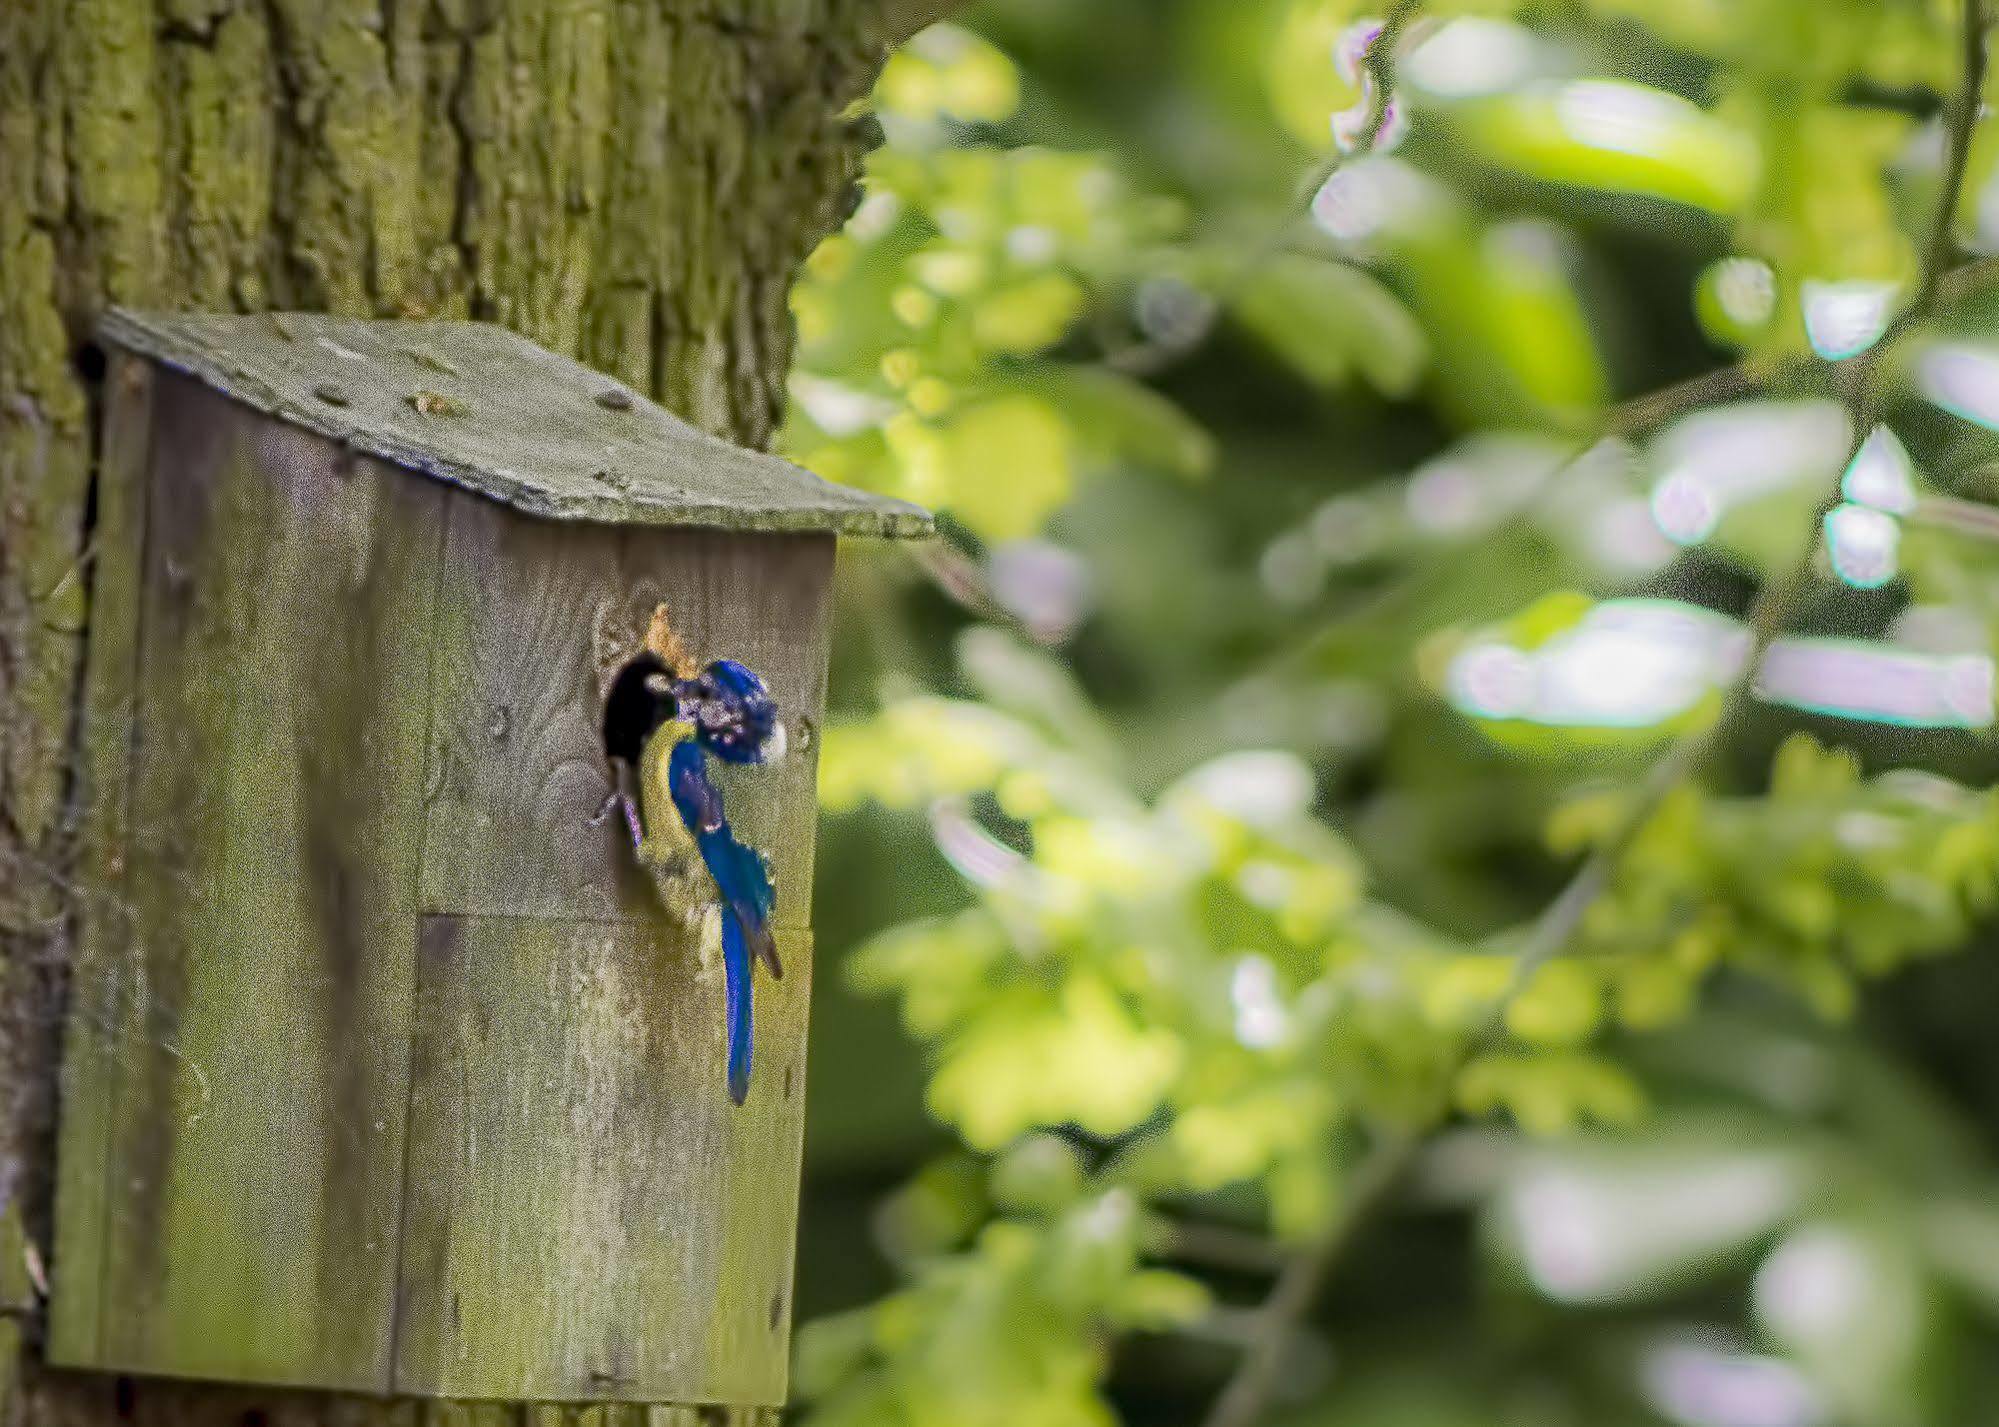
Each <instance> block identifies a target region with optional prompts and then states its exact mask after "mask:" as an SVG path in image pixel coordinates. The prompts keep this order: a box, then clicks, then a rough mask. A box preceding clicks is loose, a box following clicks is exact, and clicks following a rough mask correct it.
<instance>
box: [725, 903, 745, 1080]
mask: <svg viewBox="0 0 1999 1427" xmlns="http://www.w3.org/2000/svg"><path fill="white" fill-rule="evenodd" d="M722 978H723V986H724V990H723V996H724V1000H725V1002H726V1015H727V1018H728V1030H729V1098H730V1099H731V1100H733V1101H735V1102H736V1103H737V1104H738V1105H740V1104H742V1103H743V1101H744V1100H746V1099H747V1098H749V1093H750V1037H751V1027H750V950H749V946H748V944H747V943H745V942H744V940H743V924H742V922H741V921H739V920H738V919H737V916H736V913H735V910H734V909H733V908H731V907H724V908H722Z"/></svg>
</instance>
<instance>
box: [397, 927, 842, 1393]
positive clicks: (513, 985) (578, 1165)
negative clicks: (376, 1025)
mask: <svg viewBox="0 0 1999 1427" xmlns="http://www.w3.org/2000/svg"><path fill="white" fill-rule="evenodd" d="M779 940H780V942H781V944H782V948H783V955H784V958H785V963H786V968H787V974H786V977H785V979H784V980H783V981H782V982H779V983H772V982H770V981H768V980H762V979H760V981H759V984H758V986H757V1019H758V1034H757V1062H756V1066H755V1075H754V1080H753V1083H752V1087H751V1091H750V1098H749V1102H748V1103H747V1104H746V1105H745V1106H744V1107H742V1108H741V1109H736V1108H734V1107H732V1106H731V1105H730V1103H729V1099H728V1093H727V1089H726V1086H725V1084H724V1074H723V1058H724V1057H723V1032H722V977H721V967H720V965H719V963H718V961H717V959H716V958H715V956H714V953H713V943H712V939H709V940H707V941H706V942H705V943H704V939H703V938H702V936H701V935H700V934H699V933H698V932H696V931H692V930H689V929H683V928H659V927H647V926H642V925H638V924H617V923H603V924H597V925H589V924H577V923H556V922H540V921H533V920H526V919H519V918H504V917H463V918H461V917H427V918H425V919H424V923H423V932H422V939H421V952H420V970H419V990H418V1002H417V1018H416V1019H417V1025H418V1044H417V1055H416V1058H415V1062H414V1070H413V1072H412V1096H411V1107H410V1158H411V1163H412V1165H421V1166H423V1172H422V1173H414V1172H413V1173H412V1175H411V1178H410V1185H409V1191H410V1200H409V1206H408V1211H407V1215H406V1219H405V1241H404V1249H403V1266H402V1277H401V1292H400V1295H399V1300H398V1301H399V1317H398V1324H399V1326H398V1332H397V1344H396V1375H395V1381H396V1386H397V1387H398V1388H399V1389H401V1390H404V1391H415V1392H425V1393H437V1394H442V1395H449V1396H457V1397H503V1398H539V1399H546V1400H589V1399H600V1398H607V1397H623V1398H634V1399H640V1400H671V1401H679V1402H701V1401H723V1402H733V1403H737V1404H778V1403H781V1402H782V1401H783V1398H784V1391H785V1371H786V1352H787V1345H788V1340H789V1332H790V1313H791V1269H792V1250H793V1239H794V1233H795V1225H796V1220H797V1196H798V1171H799V1152H800V1143H801V1136H802V1130H803V1105H804V1089H805V1080H804V1070H805V1067H804V1056H805V1033H806V1020H807V1006H808V1001H809V996H810V987H811V955H810V950H811V948H810V938H809V935H808V934H806V933H803V932H801V931H796V930H781V931H780V933H779ZM704 944H706V945H708V946H709V948H710V950H709V952H708V953H707V955H706V956H704V953H703V951H702V947H703V945H704ZM669 1420H672V1419H669Z"/></svg>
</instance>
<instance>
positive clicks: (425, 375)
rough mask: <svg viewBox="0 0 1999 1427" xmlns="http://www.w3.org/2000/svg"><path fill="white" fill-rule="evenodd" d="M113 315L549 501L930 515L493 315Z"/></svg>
mask: <svg viewBox="0 0 1999 1427" xmlns="http://www.w3.org/2000/svg"><path fill="white" fill-rule="evenodd" d="M99 330H100V333H101V335H102V336H103V338H104V339H105V340H106V341H107V342H112V343H115V344H117V345H118V346H120V347H123V348H126V349H127V350H129V351H132V352H136V353H139V354H140V355H143V356H146V357H150V358H153V359H154V360H156V361H159V362H161V363H164V364H165V365H167V366H169V367H172V368H174V369H175V370H177V371H181V372H185V373H187V374H188V375H190V376H192V377H194V378H196V379H197V380H199V381H201V382H203V383H205V384H207V385H208V386H211V387H214V388H215V389H216V390H217V391H220V392H223V393H224V394H226V395H228V396H230V397H232V398H234V399H235V400H237V401H240V402H243V403H244V404H245V405H248V406H252V407H255V408H256V409H257V410H259V411H263V412H267V413H268V414H270V415H271V416H273V417H276V418H277V419H279V420H281V421H287V422H290V423H292V424H294V425H297V426H302V427H305V428H306V429H307V430H310V431H316V432H318V433H320V434H321V435H323V436H327V437H330V438H331V439H333V440H335V441H340V442H343V443H345V444H346V445H348V446H350V447H352V448H354V449H355V450H358V451H365V452H367V453H368V454H370V455H373V456H378V457H381V458H382V459H384V460H386V461H391V462H393V463H395V464H396V465H399V466H402V467H404V468H406V469H408V470H411V471H417V472H421V473H422V474H424V475H427V476H431V477H434V478H436V479H439V480H444V481H449V482H451V483H452V484H454V485H459V486H463V487H465V488H466V489H467V490H472V491H477V492H478V493H480V494H481V495H484V496H487V497H489V498H491V499H493V500H496V501H499V502H501V503H503V504H505V505H509V506H512V507H514V508H515V509H517V510H521V511H525V512H526V513H528V514H530V515H535V516H540V517H543V518H545V519H550V520H579V521H593V522H598V523H602V524H612V525H701V526H710V527H715V528H719V529H725V530H745V531H807V530H822V531H829V532H832V533H834V534H839V535H873V536H887V537H914V536H923V535H928V534H929V533H930V531H931V521H930V516H929V514H928V513H927V512H925V511H923V510H921V509H919V508H918V507H916V506H913V505H910V504H907V503H906V502H903V501H899V500H890V499H887V498H885V497H882V496H875V495H869V494H868V493H866V492H864V491H858V490H854V489H851V488H849V487H846V486H836V485H832V484H830V483H828V482H826V481H822V480H821V479H819V477H817V476H815V475H813V474H812V473H811V472H810V471H807V470H804V469H802V468H801V467H798V466H794V465H792V464H791V463H790V462H789V461H784V460H780V459H779V458H777V457H776V456H769V455H765V454H763V453H761V452H757V451H750V450H746V449H744V448H742V447H740V446H734V445H731V444H730V443H728V442H727V441H723V440H721V439H720V438H718V437H715V436H711V435H709V434H708V433H706V432H704V431H700V430H697V429H696V428H695V427H693V426H690V425H688V424H687V423H686V422H685V421H683V420H681V419H680V418H679V417H677V416H675V415H674V414H673V413H672V412H670V411H668V410H666V409H665V408H664V407H662V406H659V405H658V404H657V403H655V402H653V401H650V400H648V399H647V398H646V397H644V396H643V395H641V394H639V393H637V392H634V391H632V390H631V389H629V388H628V387H625V386H624V385H622V384H621V383H619V382H616V381H614V380H612V379H611V378H609V377H607V376H605V375H603V374H602V373H600V372H595V371H592V370H591V369H590V368H588V367H586V366H583V365H582V364H581V363H579V362H575V361H571V360H570V359H569V358H567V357H562V356H558V355H556V354H555V353H553V352H550V351H547V350H545V349H544V348H541V347H538V346H536V345H535V344H534V343H533V342H530V341H528V340H527V339H526V338H525V337H521V336H519V335H517V334H516V333H513V332H509V331H507V330H506V329H505V328H502V327H495V326H492V325H490V324H488V323H484V322H437V321H387V320H363V319H358V318H344V317H329V316H325V315H323V314H318V313H265V314H261V315H256V316H216V315H212V314H199V313H153V312H130V311H125V310H122V309H120V310H114V311H112V312H110V313H109V314H107V315H106V317H105V318H104V320H103V322H102V324H101V325H100V329H99Z"/></svg>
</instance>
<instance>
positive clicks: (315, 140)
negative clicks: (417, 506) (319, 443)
mask: <svg viewBox="0 0 1999 1427" xmlns="http://www.w3.org/2000/svg"><path fill="white" fill-rule="evenodd" d="M935 8H937V0H0V748H4V754H0V952H4V963H0V977H3V978H4V979H0V1056H4V1059H0V1427H13V1424H17V1423H32V1424H35V1427H84V1425H85V1424H98V1423H113V1422H139V1423H147V1424H162V1425H163V1424H175V1427H193V1424H203V1425H204V1427H206V1424H227V1427H254V1424H266V1427H281V1424H284V1425H285V1427H291V1425H292V1424H298V1425H299V1427H302V1424H307V1423H326V1424H333V1423H339V1424H344V1425H345V1427H388V1424H399V1427H416V1424H419V1423H425V1422H435V1423H453V1424H457V1423H464V1424H467V1427H472V1424H488V1423H491V1424H499V1423H508V1424H515V1423H519V1424H523V1427H525V1424H533V1427H557V1424H563V1427H567V1424H571V1423H574V1424H576V1427H583V1424H590V1427H637V1424H640V1423H647V1422H650V1423H651V1424H653V1425H654V1427H664V1424H666V1423H673V1424H676V1427H678V1424H680V1423H682V1422H686V1423H689V1424H692V1423H697V1422H719V1421H733V1420H736V1419H737V1417H739V1416H756V1415H757V1414H729V1413H721V1412H716V1411H713V1410H708V1411H694V1410H688V1409H651V1410H650V1413H648V1411H647V1410H643V1409H628V1408H589V1409H555V1408H539V1407H537V1408H529V1407H492V1406H482V1407H478V1408H467V1407H461V1406H449V1405H438V1404H422V1405H420V1404H413V1403H401V1404H385V1403H379V1402H372V1401H363V1400H343V1399H337V1398H331V1397H324V1396H309V1395H287V1394H273V1393H269V1392H252V1391H241V1390H234V1389H223V1388H212V1387H204V1386H193V1385H176V1384H170V1383H162V1382H153V1381H139V1382H134V1381H130V1380H113V1379H110V1378H104V1377H92V1376H88V1375H81V1374H62V1373H56V1372H51V1371H47V1370H45V1369H43V1368H41V1367H40V1365H39V1363H38V1359H37V1356H36V1348H37V1342H38V1336H39V1324H40V1302H39V1289H38V1284H37V1280H38V1278H39V1277H40V1276H41V1273H42V1267H41V1265H42V1263H43V1255H42V1251H41V1248H40V1247H39V1246H43V1245H46V1243H47V1226H48V1218H49V1207H50V1206H49V1203H48V1196H49V1185H50V1181H51V1175H50V1164H49V1160H50V1153H51V1150H50V1147H51V1143H52V1135H51V1129H52V1123H53V1117H54V1112H55V1106H54V1084H55V1065H56V1060H57V1055H58V1050H59V1046H58V1040H59V1027H60V1025H61V1017H62V1009H63V967H64V962H65V954H66V947H67V942H68V937H69V934H70V930H71V920H72V910H73V902H74V895H73V888H72V887H71V884H70V881H69V878H68V874H67V867H68V860H69V851H70V829H69V822H70V812H71V809H70V790H71V782H72V778H71V768H72V751H73V750H72V740H73V737H74V731H75V706H76V699H77V688H78V674H79V670H80V667H81V661H82V657H83V653H84V648H85V644H86V641H87V639H88V637H89V596H90V588H91V580H92V569H91V559H90V556H91V514H92V460H93V448H94V444H95V441H96V419H95V407H96V404H97V395H98V393H97V390H96V384H97V380H98V375H99V372H100V370H101V366H102V363H101V359H100V358H99V357H98V355H97V353H96V351H95V349H94V348H93V347H92V345H91V342H90V332H91V328H92V324H93V322H94V321H95V319H96V316H97V314H98V313H99V311H100V310H101V309H102V308H103V307H104V305H106V304H107V303H122V304H126V305H129V306H135V307H161V308H207V309H222V310H260V309H266V308H279V309H285V308H305V309H323V310H331V311H337V312H343V313H354V314H373V315H379V316H436V317H475V318H481V319H485V320H489V321H494V322H499V323H503V324H505V325H507V326H509V327H512V328H514V329H516V330H518V331H520V332H523V333H525V334H526V335H528V336H529V337H532V338H533V339H535V340H536V341H538V342H541V343H543V344H544V345H546V346H549V347H553V348H555V349H557V350H559V351H563V352H568V353H572V354H575V355H577V356H579V357H580V358H582V359H583V360H584V361H586V362H589V363H591V364H592V365H595V366H597V367H600V368H602V369H603V370H605V371H607V372H610V373H612V374H614V375H616V376H618V377H619V378H621V379H623V380H624V381H626V382H629V383H631V384H632V385H634V386H636V387H639V388H641V389H644V390H649V391H651V392H653V393H654V394H655V395H657V396H658V397H659V398H660V400H662V401H663V402H665V403H666V404H667V405H669V406H671V407H673V408H675V409H676V410H678V411H680V412H681V413H682V414H683V415H686V416H687V417H689V418H690V419H692V420H693V421H695V422H697V423H698V424H700V425H702V426H705V427H706V428H708V429H709V430H711V431H715V432H717V433H720V434H723V435H726V436H729V437H732V438H734V439H736V440H738V441H742V442H745V443H749V444H760V443H762V442H764V441H766V440H767V439H768V438H769V436H770V435H771V432H772V429H773V427H774V426H775V424H776V421H777V419H778V414H779V408H780V402H781V399H782V392H783V387H782V383H783V376H784V371H785V367H786V364H787V359H788V356H789V349H790V341H791V334H790V326H789V321H788V318H787V315H786V310H785V297H786V293H787V290H788V288H789V286H790V282H791V278H792V275H793V273H794V270H795V269H796V267H797V264H798V263H799V261H800V260H801V259H802V258H803V257H804V256H805V254H806V253H807V252H809V251H810V249H811V247H812V245H813V244H814V242H816V241H817V239H818V238H819V237H820V236H821V234H822V233H824V232H825V231H826V230H827V229H828V228H830V227H831V226H833V225H834V224H835V223H836V222H837V221H838V220H839V218H840V216H841V214H842V213H843V212H844V211H845V205H846V204H847V203H848V201H849V198H850V195H851V193H852V190H853V183H854V178H855V173H856V167H857V160H858V157H859V154H860V150H861V148H862V146H863V144H864V142H865V133H866V131H867V129H869V128H870V127H871V126H868V125H856V124H854V123H850V122H848V121H847V119H846V118H845V117H844V116H845V114H846V112H847V108H848V106H849V105H850V104H851V103H852V101H854V100H855V99H856V98H858V97H859V96H860V95H861V94H863V93H864V92H865V90H866V87H867V85H868V83H869V81H870V80H871V79H872V77H873V74H874V72H875V70H876V68H877V66H878V64H879V62H880V59H881V56H882V53H883V49H884V47H885V45H886V44H887V43H889V42H891V41H893V40H894V39H896V38H899V37H900V36H901V35H902V34H905V33H907V32H908V30H910V29H912V28H913V27H914V26H915V25H916V24H918V23H921V22H922V21H924V20H927V19H929V18H931V11H932V10H933V9H935ZM58 1269H59V1266H58Z"/></svg>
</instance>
